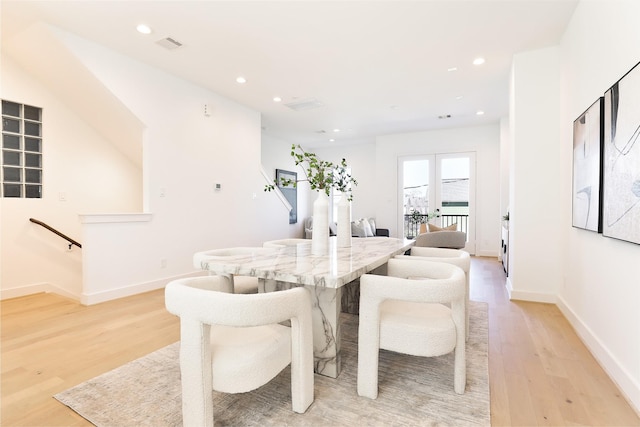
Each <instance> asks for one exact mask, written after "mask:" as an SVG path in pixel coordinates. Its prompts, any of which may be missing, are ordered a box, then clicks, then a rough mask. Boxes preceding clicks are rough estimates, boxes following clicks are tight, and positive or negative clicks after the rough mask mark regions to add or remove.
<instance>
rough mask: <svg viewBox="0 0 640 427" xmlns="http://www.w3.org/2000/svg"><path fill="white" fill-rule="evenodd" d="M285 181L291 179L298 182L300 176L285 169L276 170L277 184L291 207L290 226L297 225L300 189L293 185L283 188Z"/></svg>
mask: <svg viewBox="0 0 640 427" xmlns="http://www.w3.org/2000/svg"><path fill="white" fill-rule="evenodd" d="M283 179H289V180H291V181H292V182H297V180H298V174H297V173H295V172H291V171H286V170H284V169H276V184H277V185H278V188H279V189H280V191H282V194H284V197H285V198H286V199H287V201H288V202H289V204H290V205H291V210H290V211H289V224H295V223H297V222H298V189H297V188H296V187H295V186H294V185H293V184H291V185H287V186H283V185H282V180H283Z"/></svg>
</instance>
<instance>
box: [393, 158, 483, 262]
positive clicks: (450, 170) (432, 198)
mask: <svg viewBox="0 0 640 427" xmlns="http://www.w3.org/2000/svg"><path fill="white" fill-rule="evenodd" d="M398 163H399V164H398V173H399V177H398V183H399V185H398V187H399V189H398V191H399V197H398V200H399V201H400V203H399V205H400V206H398V211H399V215H398V230H401V231H402V235H403V236H404V237H406V238H414V237H415V236H416V235H417V234H418V233H419V232H420V222H425V221H428V222H430V223H432V224H435V225H437V226H439V227H447V226H451V225H452V224H454V223H455V224H457V229H458V230H459V231H464V232H465V233H467V244H466V246H465V248H464V249H465V250H466V251H468V252H469V253H471V254H475V249H476V244H475V166H476V156H475V153H473V152H467V153H442V154H430V155H418V156H410V157H401V158H400V159H399V162H398ZM436 215H437V216H436Z"/></svg>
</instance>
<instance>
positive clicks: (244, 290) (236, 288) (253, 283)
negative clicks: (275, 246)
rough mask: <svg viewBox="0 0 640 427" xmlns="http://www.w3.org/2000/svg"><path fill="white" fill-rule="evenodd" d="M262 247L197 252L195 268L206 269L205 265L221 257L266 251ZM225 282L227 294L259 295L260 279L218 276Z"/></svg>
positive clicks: (194, 260)
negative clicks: (208, 261)
mask: <svg viewBox="0 0 640 427" xmlns="http://www.w3.org/2000/svg"><path fill="white" fill-rule="evenodd" d="M265 250H268V249H264V248H261V247H237V248H225V249H212V250H208V251H203V252H197V253H196V254H195V255H194V256H193V266H194V267H196V268H201V269H203V270H204V269H205V268H204V265H203V263H205V262H207V260H211V259H220V258H221V257H225V258H226V257H234V256H248V255H251V254H253V253H258V252H261V251H265ZM209 275H211V276H213V275H216V274H215V273H213V272H211V271H210V272H209ZM218 276H219V277H221V278H222V279H224V280H223V281H224V282H226V284H225V285H224V286H225V288H224V291H225V292H231V293H235V294H255V293H258V282H259V281H258V278H257V277H250V276H240V275H236V274H231V273H229V274H220V275H218Z"/></svg>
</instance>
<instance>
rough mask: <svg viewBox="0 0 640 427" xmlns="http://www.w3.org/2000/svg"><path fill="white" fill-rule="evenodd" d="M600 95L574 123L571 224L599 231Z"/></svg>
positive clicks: (601, 105)
mask: <svg viewBox="0 0 640 427" xmlns="http://www.w3.org/2000/svg"><path fill="white" fill-rule="evenodd" d="M603 108H604V102H603V98H602V97H601V98H598V100H597V101H596V102H594V103H593V104H592V105H591V106H590V107H589V108H588V109H587V111H585V112H584V113H582V114H581V115H580V117H578V118H577V119H576V120H575V121H574V122H573V191H572V194H573V204H572V207H573V212H572V213H573V226H574V227H576V228H583V229H585V230H591V231H595V232H599V233H600V232H602V197H601V194H602V192H601V188H602V186H601V184H602V143H603V130H604V127H603V123H602V116H603Z"/></svg>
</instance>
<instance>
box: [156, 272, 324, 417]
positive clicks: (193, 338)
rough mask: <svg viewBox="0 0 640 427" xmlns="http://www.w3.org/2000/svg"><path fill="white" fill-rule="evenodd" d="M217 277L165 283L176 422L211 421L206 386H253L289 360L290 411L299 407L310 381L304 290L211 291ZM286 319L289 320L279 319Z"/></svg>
mask: <svg viewBox="0 0 640 427" xmlns="http://www.w3.org/2000/svg"><path fill="white" fill-rule="evenodd" d="M220 283H221V281H220V280H218V278H217V277H206V276H205V277H197V278H188V279H181V280H175V281H173V282H171V283H169V284H168V285H167V287H166V289H165V304H166V307H167V310H169V312H171V313H173V314H176V315H178V316H179V317H180V372H181V378H182V418H183V424H184V425H185V426H210V427H212V426H213V425H214V414H213V402H212V399H213V393H212V391H213V390H216V391H220V392H224V393H244V392H247V391H251V390H254V389H256V388H258V387H260V386H262V385H264V384H266V383H267V382H269V381H271V379H273V378H274V377H275V376H276V375H278V373H280V371H282V370H283V369H284V368H285V367H286V366H287V365H289V364H291V401H292V407H293V411H295V412H298V413H304V412H305V411H306V410H307V408H308V407H309V405H311V403H312V402H313V387H314V377H313V336H312V331H311V300H310V297H309V294H308V291H306V290H305V289H304V288H302V287H300V288H293V289H289V290H286V291H280V292H271V293H264V294H250V295H242V294H233V293H226V292H220V291H218V290H216V287H217V286H218V285H219V284H220ZM286 320H290V321H291V327H287V326H283V325H281V324H279V323H280V322H284V321H286Z"/></svg>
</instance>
